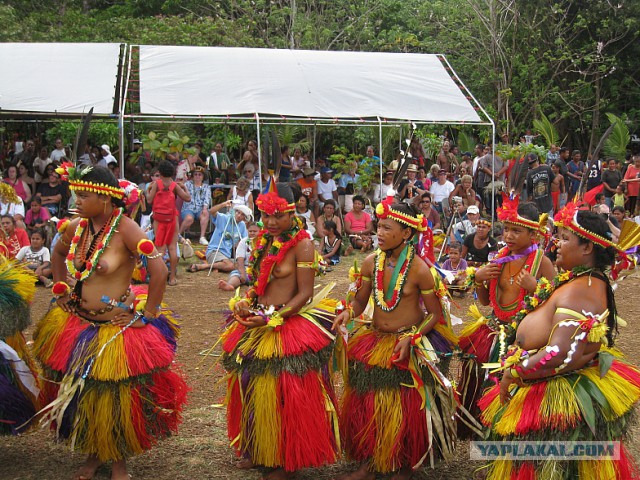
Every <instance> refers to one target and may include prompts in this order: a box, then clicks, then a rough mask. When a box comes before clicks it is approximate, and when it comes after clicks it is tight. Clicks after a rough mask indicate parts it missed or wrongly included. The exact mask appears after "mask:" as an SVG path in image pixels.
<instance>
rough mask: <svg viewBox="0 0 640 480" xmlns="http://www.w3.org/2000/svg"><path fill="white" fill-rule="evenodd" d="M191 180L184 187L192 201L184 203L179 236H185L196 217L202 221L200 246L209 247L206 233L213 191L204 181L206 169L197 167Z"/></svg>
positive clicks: (191, 174) (192, 173)
mask: <svg viewBox="0 0 640 480" xmlns="http://www.w3.org/2000/svg"><path fill="white" fill-rule="evenodd" d="M190 176H191V178H190V179H189V180H187V182H186V183H185V184H184V186H185V187H186V189H187V192H189V195H190V196H191V200H190V201H188V202H186V201H185V202H183V204H182V210H181V211H180V219H181V222H180V231H179V232H178V235H182V234H184V232H186V231H187V229H188V228H189V227H191V225H193V222H194V221H195V219H196V217H197V218H198V220H199V221H200V244H201V245H208V242H207V238H206V237H205V233H206V231H207V227H208V226H209V207H210V206H211V189H210V188H209V183H207V182H205V181H204V167H201V166H196V167H195V168H194V169H193V170H192V171H191V173H190Z"/></svg>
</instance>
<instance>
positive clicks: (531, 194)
mask: <svg viewBox="0 0 640 480" xmlns="http://www.w3.org/2000/svg"><path fill="white" fill-rule="evenodd" d="M526 160H527V163H528V164H529V171H528V172H527V197H528V198H529V200H531V201H532V202H534V203H535V204H536V207H538V210H539V211H540V212H542V213H549V215H551V214H552V213H553V212H552V211H553V198H552V197H551V183H552V182H553V179H554V178H555V175H554V174H553V171H552V170H551V167H549V165H540V159H539V158H538V156H537V155H536V154H535V153H529V154H527V157H526Z"/></svg>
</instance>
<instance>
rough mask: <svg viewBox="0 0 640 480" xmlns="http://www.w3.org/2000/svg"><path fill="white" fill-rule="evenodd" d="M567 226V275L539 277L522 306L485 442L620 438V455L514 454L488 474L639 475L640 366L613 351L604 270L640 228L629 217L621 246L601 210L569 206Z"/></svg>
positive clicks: (639, 235)
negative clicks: (631, 446)
mask: <svg viewBox="0 0 640 480" xmlns="http://www.w3.org/2000/svg"><path fill="white" fill-rule="evenodd" d="M555 220H556V222H555V223H556V225H557V226H558V227H560V231H559V236H558V242H557V247H558V248H557V254H558V255H557V265H558V267H559V268H561V269H562V273H560V274H559V275H557V276H556V277H555V278H554V279H553V280H552V281H547V280H544V279H542V280H540V281H539V282H538V285H537V288H536V290H535V292H534V293H533V295H530V296H528V297H527V298H526V300H525V303H524V305H525V306H524V308H523V309H522V311H521V312H519V313H518V318H517V320H518V321H519V326H518V329H517V332H516V340H515V343H514V345H512V346H511V347H510V348H509V350H508V352H507V353H506V355H505V356H504V357H503V358H502V361H501V364H497V365H486V367H488V368H493V369H495V370H494V371H495V372H496V373H497V372H498V371H501V372H502V380H501V381H500V384H499V385H495V386H494V387H492V388H491V389H490V390H489V391H487V392H486V393H485V395H484V396H483V397H482V398H481V400H480V401H479V402H478V404H479V406H480V409H481V411H482V414H481V420H482V422H483V423H484V424H485V425H486V426H487V427H488V428H489V429H490V436H489V438H488V440H497V441H503V442H518V441H536V442H541V441H553V442H560V443H566V442H569V441H580V442H586V441H605V442H612V441H620V442H623V443H621V448H620V458H619V459H617V460H613V459H604V458H593V459H591V460H557V459H553V458H549V459H545V460H527V461H512V460H508V459H500V460H498V461H495V462H493V463H492V464H491V465H489V469H488V474H487V479H489V480H503V479H506V478H510V479H523V480H543V479H545V480H546V479H559V480H564V479H578V480H587V479H596V478H597V479H605V478H606V479H618V480H622V479H632V478H639V476H638V471H637V469H636V467H635V465H634V462H633V459H632V458H631V457H630V456H629V454H628V452H627V450H626V448H625V447H624V440H625V436H626V434H627V433H628V429H629V424H630V421H631V418H632V416H633V411H634V407H635V405H637V403H638V401H639V400H640V369H638V367H636V366H634V365H631V364H630V363H628V362H627V361H626V360H623V359H622V358H620V353H619V352H618V351H616V350H614V349H613V348H612V347H613V346H614V340H615V337H616V336H617V334H618V325H620V324H621V323H622V320H621V319H620V318H619V317H618V316H617V311H616V304H615V299H614V295H613V289H612V288H611V284H610V283H609V279H608V277H607V270H608V269H609V268H611V267H612V266H613V267H614V268H616V266H619V264H616V266H614V262H615V261H616V255H617V254H621V255H624V251H625V250H627V249H629V248H632V247H635V246H637V245H638V243H640V242H639V239H640V227H638V226H637V225H636V224H634V223H633V222H628V225H626V226H624V225H623V233H624V235H622V236H621V238H620V240H619V241H618V243H617V244H615V243H613V242H612V241H611V238H612V237H611V232H610V231H609V227H608V226H607V223H606V222H605V220H603V219H602V217H600V216H599V215H597V214H595V213H592V212H589V211H582V210H578V209H577V208H576V206H575V205H574V204H568V205H567V206H566V207H565V208H564V209H562V210H561V211H560V212H558V214H556V217H555Z"/></svg>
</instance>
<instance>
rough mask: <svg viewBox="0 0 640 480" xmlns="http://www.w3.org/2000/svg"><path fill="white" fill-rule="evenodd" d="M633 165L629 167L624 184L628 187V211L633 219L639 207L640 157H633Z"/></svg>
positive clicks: (623, 180)
mask: <svg viewBox="0 0 640 480" xmlns="http://www.w3.org/2000/svg"><path fill="white" fill-rule="evenodd" d="M632 160H633V163H632V164H631V165H629V167H628V168H627V171H626V173H625V174H624V178H623V179H622V183H624V184H625V185H626V186H627V197H628V200H627V201H628V202H629V203H628V204H627V205H628V210H629V214H630V215H631V216H632V217H633V216H634V215H635V211H636V207H637V205H638V192H639V191H640V176H639V175H640V155H634V156H633V157H632Z"/></svg>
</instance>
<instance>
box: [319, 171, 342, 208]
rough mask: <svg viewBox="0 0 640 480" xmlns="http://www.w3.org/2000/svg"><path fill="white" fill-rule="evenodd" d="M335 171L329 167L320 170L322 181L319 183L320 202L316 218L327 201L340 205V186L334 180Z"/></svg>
mask: <svg viewBox="0 0 640 480" xmlns="http://www.w3.org/2000/svg"><path fill="white" fill-rule="evenodd" d="M332 176H333V170H331V169H330V168H329V167H322V168H320V180H319V181H318V182H317V185H318V202H317V204H316V206H317V212H314V214H315V216H316V217H318V216H319V213H320V210H322V207H323V206H324V202H326V201H327V200H334V201H335V202H336V204H337V203H338V186H337V185H336V182H335V180H334V179H333V178H331V177H332Z"/></svg>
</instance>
